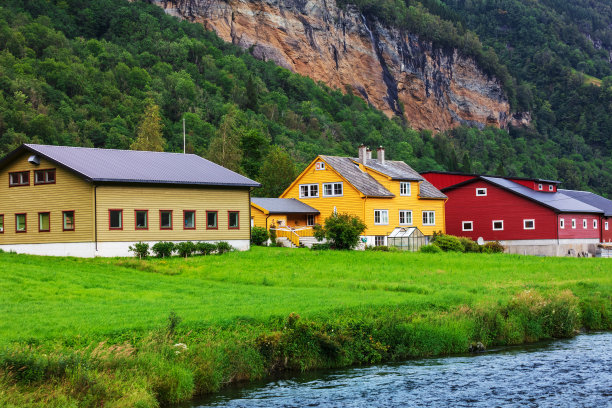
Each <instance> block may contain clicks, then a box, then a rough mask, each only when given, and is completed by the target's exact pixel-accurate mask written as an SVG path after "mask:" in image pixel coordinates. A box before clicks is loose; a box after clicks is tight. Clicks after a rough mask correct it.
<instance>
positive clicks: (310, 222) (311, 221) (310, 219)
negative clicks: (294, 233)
mask: <svg viewBox="0 0 612 408" xmlns="http://www.w3.org/2000/svg"><path fill="white" fill-rule="evenodd" d="M314 222H315V216H314V214H308V215H306V226H308V227H312V226H313V225H314Z"/></svg>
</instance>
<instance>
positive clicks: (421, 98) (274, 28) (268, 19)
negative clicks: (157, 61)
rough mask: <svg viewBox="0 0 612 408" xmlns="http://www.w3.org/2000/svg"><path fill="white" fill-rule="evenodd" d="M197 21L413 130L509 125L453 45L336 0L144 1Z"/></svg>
mask: <svg viewBox="0 0 612 408" xmlns="http://www.w3.org/2000/svg"><path fill="white" fill-rule="evenodd" d="M149 1H151V2H153V3H156V4H158V5H160V6H161V7H163V8H164V9H166V12H167V13H169V14H173V15H176V16H179V17H182V18H186V19H189V20H191V21H196V22H201V23H202V24H204V25H205V26H206V27H207V28H208V29H211V30H214V31H216V32H217V34H218V35H219V36H220V37H221V38H223V39H224V40H226V41H228V42H232V43H234V44H236V45H239V46H240V47H242V48H245V49H247V48H250V49H252V52H253V55H254V56H255V57H257V58H261V59H264V60H272V61H274V62H275V63H277V64H279V65H281V66H283V67H286V68H288V69H290V70H292V71H294V72H297V73H299V74H302V75H307V76H309V77H311V78H312V79H314V80H316V81H322V82H324V83H326V84H328V85H329V86H331V87H335V88H340V89H345V87H346V86H347V85H348V86H349V87H350V88H352V89H353V91H354V92H355V93H356V94H358V95H361V96H362V97H363V98H364V99H365V100H366V101H367V102H368V103H370V104H371V105H373V106H375V107H376V108H378V109H380V110H382V111H384V112H385V113H386V114H387V115H389V116H392V115H403V116H404V117H405V118H406V120H408V121H409V122H410V124H411V125H412V126H413V127H414V128H417V129H434V130H437V131H441V130H446V129H449V128H452V127H454V126H458V125H459V124H467V125H475V126H479V127H482V126H485V125H494V126H498V127H506V126H507V124H508V120H509V104H508V101H507V99H506V97H505V96H504V92H503V90H502V88H501V86H500V84H499V82H498V81H496V80H495V79H494V78H490V77H488V76H487V75H485V74H484V73H483V72H482V71H480V70H479V68H478V67H477V66H476V64H475V63H474V61H473V60H472V59H469V58H465V57H463V56H461V55H459V54H458V53H457V51H456V50H442V49H433V48H432V46H431V43H428V42H425V41H421V40H419V38H418V37H417V36H415V35H411V34H409V33H405V32H402V31H400V30H397V29H391V28H388V27H385V26H383V25H382V24H380V23H378V22H377V21H372V20H368V19H367V18H366V17H364V16H363V15H361V14H360V13H359V12H358V11H357V10H356V9H355V8H351V7H348V8H346V9H341V8H338V7H337V6H336V3H335V1H334V0H167V1H166V0H149Z"/></svg>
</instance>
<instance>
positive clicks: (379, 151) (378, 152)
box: [376, 146, 385, 164]
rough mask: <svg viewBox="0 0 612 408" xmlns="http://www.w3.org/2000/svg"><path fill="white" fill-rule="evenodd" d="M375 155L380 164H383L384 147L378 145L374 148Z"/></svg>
mask: <svg viewBox="0 0 612 408" xmlns="http://www.w3.org/2000/svg"><path fill="white" fill-rule="evenodd" d="M376 155H377V157H378V161H379V162H380V164H385V148H384V147H382V146H379V147H378V149H376Z"/></svg>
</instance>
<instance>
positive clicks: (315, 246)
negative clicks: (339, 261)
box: [310, 242, 331, 251]
mask: <svg viewBox="0 0 612 408" xmlns="http://www.w3.org/2000/svg"><path fill="white" fill-rule="evenodd" d="M310 249H312V250H313V251H324V250H326V249H331V246H330V245H329V242H325V243H322V244H312V247H310Z"/></svg>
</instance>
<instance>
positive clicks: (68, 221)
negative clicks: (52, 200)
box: [62, 211, 74, 231]
mask: <svg viewBox="0 0 612 408" xmlns="http://www.w3.org/2000/svg"><path fill="white" fill-rule="evenodd" d="M62 218H63V224H64V227H63V229H64V231H74V211H63V212H62Z"/></svg>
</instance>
